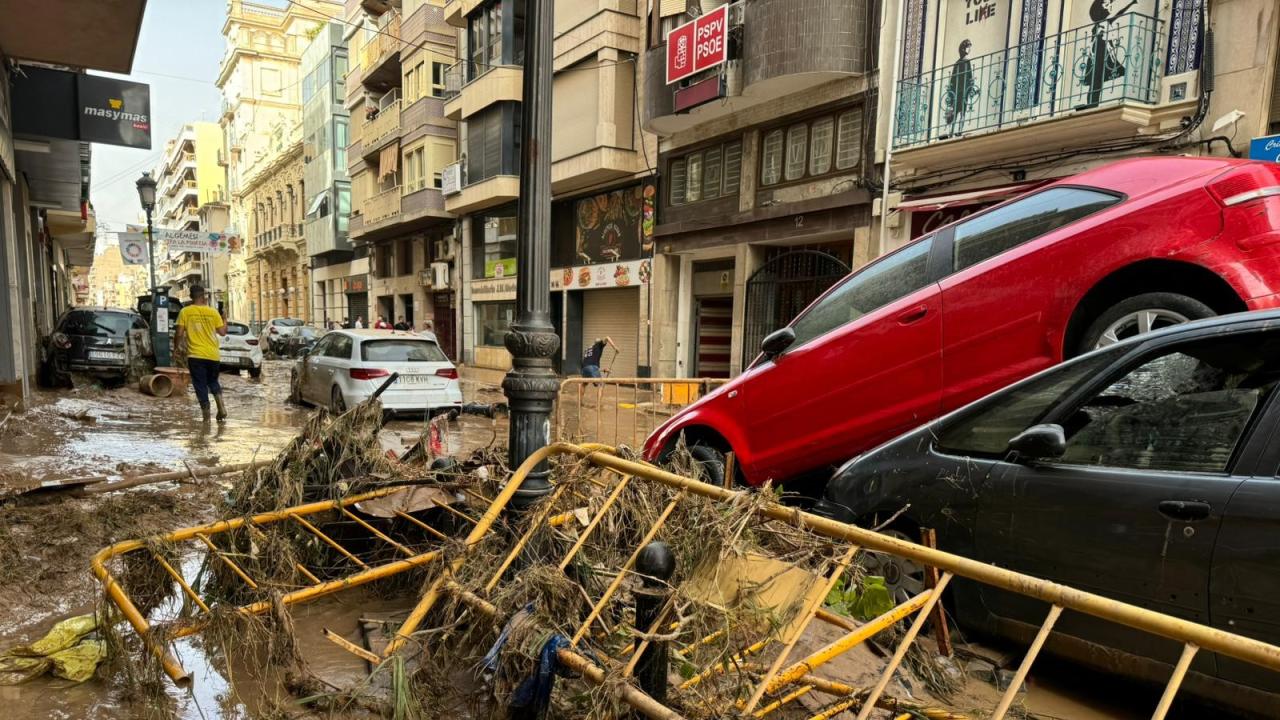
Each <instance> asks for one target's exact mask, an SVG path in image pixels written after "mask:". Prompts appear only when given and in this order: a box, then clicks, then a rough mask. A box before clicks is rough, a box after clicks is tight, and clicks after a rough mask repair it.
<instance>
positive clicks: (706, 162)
mask: <svg viewBox="0 0 1280 720" xmlns="http://www.w3.org/2000/svg"><path fill="white" fill-rule="evenodd" d="M667 167H668V168H669V170H668V175H669V177H668V182H669V183H670V186H671V194H670V196H669V202H670V204H672V205H683V204H685V203H691V202H698V201H700V200H714V199H716V198H721V197H728V196H731V195H737V194H738V187H739V185H740V184H741V182H742V141H740V140H735V141H733V142H729V143H725V144H723V145H713V146H712V147H709V148H705V149H703V150H698V151H696V152H691V153H689V154H687V155H685V156H684V157H680V158H676V159H673V160H671V161H670V163H669V165H668V166H667Z"/></svg>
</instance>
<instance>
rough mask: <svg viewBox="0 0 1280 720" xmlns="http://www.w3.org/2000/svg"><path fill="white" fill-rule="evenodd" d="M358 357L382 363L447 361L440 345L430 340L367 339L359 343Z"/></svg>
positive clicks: (366, 360)
mask: <svg viewBox="0 0 1280 720" xmlns="http://www.w3.org/2000/svg"><path fill="white" fill-rule="evenodd" d="M360 359H361V360H364V361H365V362H384V363H416V362H424V363H427V362H431V363H442V362H449V358H447V357H445V356H444V353H443V352H441V350H440V346H439V345H437V344H435V343H433V342H431V341H430V340H368V341H365V342H363V343H361V344H360Z"/></svg>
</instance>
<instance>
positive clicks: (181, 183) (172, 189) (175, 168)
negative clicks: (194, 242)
mask: <svg viewBox="0 0 1280 720" xmlns="http://www.w3.org/2000/svg"><path fill="white" fill-rule="evenodd" d="M222 143H223V138H222V128H220V127H219V126H218V124H217V123H211V122H196V123H188V124H186V125H184V126H182V129H181V130H180V131H179V132H178V134H177V136H175V137H173V138H171V139H169V140H167V141H166V142H165V146H164V153H163V154H162V155H161V156H160V163H159V164H158V165H157V166H156V169H155V171H154V172H152V176H153V177H154V178H155V179H156V208H155V212H154V213H153V223H154V225H155V227H156V228H161V229H167V230H201V229H204V228H203V227H202V225H201V222H200V211H201V208H203V207H205V206H207V205H209V204H211V203H226V202H227V172H226V169H225V168H224V167H223V166H222V162H221V161H222V158H223V155H224V152H225V151H224V149H223V145H222ZM228 262H229V258H228V257H227V256H223V257H209V256H206V255H203V254H201V253H190V252H187V253H184V252H179V253H171V252H169V250H168V248H167V247H165V246H164V244H163V243H157V247H156V277H157V280H158V281H159V282H160V283H161V284H162V285H168V286H169V288H170V293H171V294H173V295H179V294H181V295H183V296H185V291H186V290H187V288H189V287H190V286H192V285H195V284H201V285H204V286H205V287H207V288H209V289H210V290H211V291H212V293H213V299H214V300H215V301H216V302H219V303H224V304H225V303H226V301H227V274H228Z"/></svg>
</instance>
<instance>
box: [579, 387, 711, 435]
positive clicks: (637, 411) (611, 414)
mask: <svg viewBox="0 0 1280 720" xmlns="http://www.w3.org/2000/svg"><path fill="white" fill-rule="evenodd" d="M727 382H729V380H728V379H726V378H602V379H595V378H583V377H573V378H566V379H564V380H563V381H561V383H560V392H559V394H558V395H557V396H556V428H555V430H556V431H555V436H554V437H555V438H556V439H557V440H560V441H562V442H579V441H581V440H582V439H583V438H591V439H592V440H593V441H595V442H603V443H606V444H609V445H614V446H617V445H629V446H631V447H640V445H642V444H643V443H644V440H645V438H647V437H648V436H649V434H650V433H652V432H653V430H654V429H655V428H656V427H658V425H661V424H662V423H663V422H664V421H665V420H666V419H667V418H669V417H671V416H672V415H673V414H675V413H676V412H677V411H679V410H680V409H681V408H682V407H684V406H686V405H689V404H691V403H693V402H694V401H696V400H698V399H699V398H701V397H702V396H704V395H706V394H707V393H709V392H711V391H712V390H714V389H716V388H718V387H720V386H721V385H724V384H725V383H727Z"/></svg>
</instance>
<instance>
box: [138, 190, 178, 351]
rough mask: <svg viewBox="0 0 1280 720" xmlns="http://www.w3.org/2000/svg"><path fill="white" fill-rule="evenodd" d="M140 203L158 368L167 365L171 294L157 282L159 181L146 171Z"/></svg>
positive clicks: (153, 349)
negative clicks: (153, 220) (155, 221)
mask: <svg viewBox="0 0 1280 720" xmlns="http://www.w3.org/2000/svg"><path fill="white" fill-rule="evenodd" d="M137 186H138V202H140V203H141V204H142V210H143V212H145V213H146V214H147V262H148V264H149V265H150V266H151V268H150V269H151V289H150V295H151V317H150V318H149V320H150V323H151V350H152V352H153V353H154V354H155V360H156V365H157V366H161V367H164V366H168V365H169V364H170V360H171V358H170V356H169V349H170V348H169V292H168V290H167V289H166V290H165V291H163V292H161V290H160V284H159V283H158V282H156V239H155V238H156V235H155V228H154V227H153V226H152V224H151V213H152V211H154V210H155V209H156V179H155V178H153V177H151V173H149V172H144V173H142V177H140V178H138V182H137Z"/></svg>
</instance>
